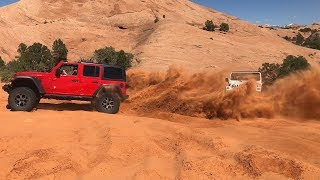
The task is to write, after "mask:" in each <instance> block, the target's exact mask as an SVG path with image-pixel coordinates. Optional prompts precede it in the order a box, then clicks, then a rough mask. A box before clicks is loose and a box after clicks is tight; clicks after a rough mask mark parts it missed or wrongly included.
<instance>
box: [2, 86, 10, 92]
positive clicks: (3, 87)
mask: <svg viewBox="0 0 320 180" xmlns="http://www.w3.org/2000/svg"><path fill="white" fill-rule="evenodd" d="M2 89H3V90H4V91H5V92H7V93H10V91H11V90H12V86H11V85H10V84H5V85H4V86H2Z"/></svg>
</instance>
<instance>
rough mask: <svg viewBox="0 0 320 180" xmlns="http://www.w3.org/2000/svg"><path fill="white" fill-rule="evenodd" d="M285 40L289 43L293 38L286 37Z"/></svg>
mask: <svg viewBox="0 0 320 180" xmlns="http://www.w3.org/2000/svg"><path fill="white" fill-rule="evenodd" d="M283 39H285V40H287V41H291V38H290V37H289V36H285V37H283Z"/></svg>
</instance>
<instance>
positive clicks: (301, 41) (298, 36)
mask: <svg viewBox="0 0 320 180" xmlns="http://www.w3.org/2000/svg"><path fill="white" fill-rule="evenodd" d="M295 40H296V44H297V45H302V44H303V42H304V37H303V36H302V35H301V34H300V33H299V34H298V35H297V36H296V39H295Z"/></svg>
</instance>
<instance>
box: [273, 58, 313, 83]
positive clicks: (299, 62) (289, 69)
mask: <svg viewBox="0 0 320 180" xmlns="http://www.w3.org/2000/svg"><path fill="white" fill-rule="evenodd" d="M309 68H310V64H309V63H308V61H307V60H306V58H304V57H303V56H298V57H296V56H292V55H290V56H287V58H286V59H284V60H283V63H282V65H281V67H280V69H279V74H278V77H279V78H282V77H285V76H288V75H289V74H291V73H294V72H297V71H301V70H307V69H309Z"/></svg>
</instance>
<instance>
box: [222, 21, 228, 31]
mask: <svg viewBox="0 0 320 180" xmlns="http://www.w3.org/2000/svg"><path fill="white" fill-rule="evenodd" d="M220 31H224V32H228V31H229V24H227V23H221V24H220Z"/></svg>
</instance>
